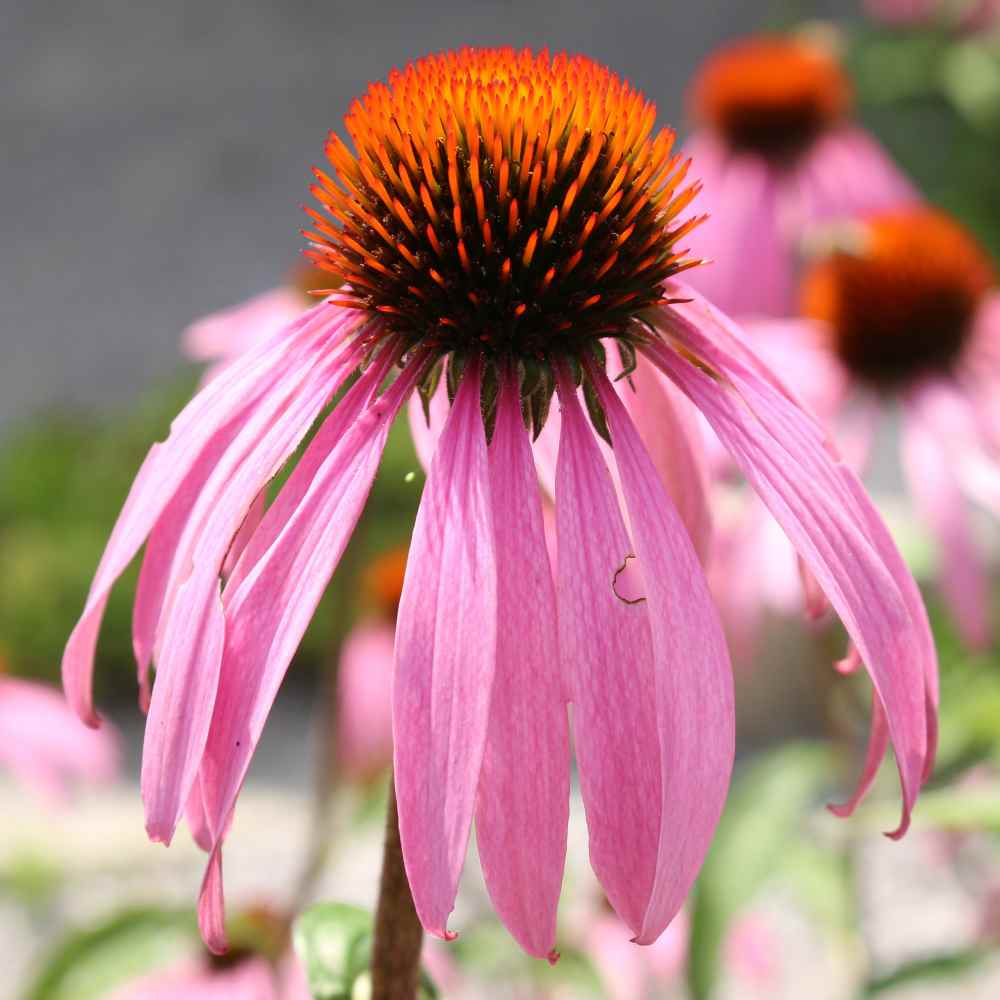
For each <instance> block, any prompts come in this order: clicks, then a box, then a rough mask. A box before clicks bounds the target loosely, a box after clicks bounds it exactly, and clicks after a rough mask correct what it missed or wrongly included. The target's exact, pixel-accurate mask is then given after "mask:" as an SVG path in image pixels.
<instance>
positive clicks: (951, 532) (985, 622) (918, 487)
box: [901, 404, 990, 649]
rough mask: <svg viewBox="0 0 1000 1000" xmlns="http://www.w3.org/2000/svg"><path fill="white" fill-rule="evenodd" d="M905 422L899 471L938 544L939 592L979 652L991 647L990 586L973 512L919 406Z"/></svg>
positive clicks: (950, 460) (947, 454)
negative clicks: (926, 424)
mask: <svg viewBox="0 0 1000 1000" xmlns="http://www.w3.org/2000/svg"><path fill="white" fill-rule="evenodd" d="M907 417H908V419H907V420H905V421H904V424H903V434H902V442H901V443H902V457H903V468H904V470H905V472H906V478H907V482H908V484H909V487H910V490H911V492H912V493H913V497H914V500H915V501H916V504H917V509H918V510H919V512H920V514H921V516H922V517H923V519H924V521H925V522H926V523H927V525H928V527H929V528H930V531H931V535H932V536H933V537H934V539H935V541H936V543H937V557H938V565H939V572H940V585H941V590H942V592H943V594H944V597H945V600H946V601H947V602H948V606H949V608H950V609H951V612H952V614H953V615H954V616H955V620H956V622H957V623H958V626H959V630H960V631H961V633H962V637H963V639H964V640H965V642H966V643H967V644H968V645H969V646H971V647H972V648H973V649H984V648H986V647H987V646H988V645H989V641H990V621H989V617H990V608H989V604H990V580H989V574H988V572H987V569H986V566H985V565H984V563H983V559H982V555H981V553H980V550H979V547H978V546H977V545H976V544H975V542H974V540H973V538H972V533H971V528H972V524H971V516H972V512H971V511H970V510H969V509H968V507H967V505H966V502H965V498H964V497H963V496H962V493H961V490H960V489H959V485H958V482H957V481H956V475H957V470H956V469H955V468H954V465H953V456H952V455H951V453H950V452H949V450H948V448H947V445H945V443H944V442H943V441H941V440H940V439H939V438H938V437H937V436H936V435H935V434H934V432H933V429H932V428H931V427H929V426H925V425H924V423H923V420H922V416H921V413H920V411H919V404H917V405H916V406H913V407H911V408H910V411H909V413H908V414H907Z"/></svg>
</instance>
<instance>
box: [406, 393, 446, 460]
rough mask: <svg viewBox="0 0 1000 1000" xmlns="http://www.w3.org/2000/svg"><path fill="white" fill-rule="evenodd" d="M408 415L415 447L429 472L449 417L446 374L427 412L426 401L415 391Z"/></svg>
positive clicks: (409, 404)
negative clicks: (425, 409)
mask: <svg viewBox="0 0 1000 1000" xmlns="http://www.w3.org/2000/svg"><path fill="white" fill-rule="evenodd" d="M407 417H408V418H409V421H410V436H411V437H412V438H413V448H414V450H415V451H416V453H417V459H418V461H419V462H420V465H421V466H422V468H423V470H424V472H427V471H428V470H429V469H430V467H431V461H432V460H433V458H434V451H435V449H436V448H437V443H438V438H440V437H441V431H442V430H443V429H444V422H445V420H447V419H448V385H447V382H446V381H445V376H444V374H442V375H441V379H440V381H439V382H438V386H437V389H436V390H435V391H434V395H433V396H431V398H430V402H429V403H428V405H427V412H426V413H425V412H424V402H423V400H422V399H421V398H420V395H419V394H418V393H414V394H413V395H412V396H411V397H410V402H409V403H408V404H407Z"/></svg>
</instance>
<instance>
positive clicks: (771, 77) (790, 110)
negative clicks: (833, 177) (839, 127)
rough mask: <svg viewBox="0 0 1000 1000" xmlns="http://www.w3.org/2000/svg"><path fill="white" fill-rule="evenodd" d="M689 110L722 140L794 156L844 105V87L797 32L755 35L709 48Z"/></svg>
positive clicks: (834, 68)
mask: <svg viewBox="0 0 1000 1000" xmlns="http://www.w3.org/2000/svg"><path fill="white" fill-rule="evenodd" d="M692 105H693V108H692V110H693V114H694V116H695V118H696V119H697V120H698V121H699V122H701V123H702V124H704V125H707V126H709V127H710V128H713V129H715V130H716V131H717V132H719V133H721V134H722V135H723V136H724V137H725V139H726V141H727V142H728V143H729V145H731V146H733V147H735V148H737V149H741V150H749V151H752V152H755V153H759V154H762V155H764V156H768V157H779V158H783V157H794V156H796V155H798V154H799V153H800V152H802V151H803V150H805V149H806V148H807V147H808V146H809V144H810V143H811V142H812V141H813V140H814V139H815V138H816V137H817V136H818V135H819V134H820V133H822V132H823V131H824V130H825V129H827V128H829V127H830V126H831V125H833V124H834V123H835V122H837V121H839V120H840V119H841V118H842V117H843V116H844V115H845V114H846V113H847V111H848V109H849V108H850V105H851V86H850V83H849V81H848V80H847V77H846V76H845V75H844V73H843V71H842V70H841V68H840V66H839V65H838V64H837V62H836V61H835V60H834V58H833V57H832V56H831V55H830V53H829V52H828V51H826V50H825V49H824V48H822V47H820V46H819V45H818V44H814V43H811V42H808V41H806V40H804V39H798V38H790V37H781V36H761V37H754V38H750V39H745V40H743V41H739V42H735V43H733V44H731V45H729V46H726V47H724V48H722V49H720V50H719V51H717V52H716V53H715V54H714V55H712V56H711V57H710V58H709V59H708V60H707V62H706V63H705V64H704V66H703V67H702V69H701V71H700V72H699V74H698V77H697V79H696V80H695V84H694V88H693V92H692Z"/></svg>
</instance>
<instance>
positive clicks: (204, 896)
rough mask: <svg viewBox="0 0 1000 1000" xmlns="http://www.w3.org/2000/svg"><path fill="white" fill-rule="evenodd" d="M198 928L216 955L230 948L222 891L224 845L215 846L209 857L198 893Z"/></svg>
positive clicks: (206, 944) (208, 946)
mask: <svg viewBox="0 0 1000 1000" xmlns="http://www.w3.org/2000/svg"><path fill="white" fill-rule="evenodd" d="M198 929H199V930H200V931H201V938H202V940H203V941H204V942H205V946H206V947H207V948H208V950H209V951H210V952H212V953H213V954H214V955H224V954H225V953H226V951H227V949H228V948H229V942H228V941H227V940H226V906H225V898H224V896H223V891H222V846H221V844H220V845H218V846H217V847H215V849H214V850H213V851H212V853H211V855H210V856H209V859H208V867H207V868H206V869H205V877H204V878H203V879H202V882H201V891H200V892H199V893H198Z"/></svg>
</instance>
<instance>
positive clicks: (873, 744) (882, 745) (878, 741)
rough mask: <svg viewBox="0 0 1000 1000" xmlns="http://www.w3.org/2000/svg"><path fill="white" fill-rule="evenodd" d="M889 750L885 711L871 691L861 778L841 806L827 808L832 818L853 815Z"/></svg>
mask: <svg viewBox="0 0 1000 1000" xmlns="http://www.w3.org/2000/svg"><path fill="white" fill-rule="evenodd" d="M888 749H889V727H888V726H887V725H886V719H885V710H884V709H883V708H882V700H881V699H880V698H879V696H878V692H877V691H872V717H871V732H870V733H869V735H868V749H867V750H866V751H865V762H864V764H863V766H862V768H861V778H860V780H859V781H858V784H857V787H856V788H855V790H854V794H853V795H852V796H851V797H850V798H849V799H848V800H847V801H846V802H845V803H843V804H842V805H830V806H827V808H828V809H829V810H830V812H832V813H833V814H834V816H840V817H846V816H850V815H852V814H853V812H854V810H855V809H857V807H858V805H859V804H860V803H861V801H862V799H864V797H865V796H866V795H867V794H868V791H869V789H870V788H871V787H872V785H873V784H874V783H875V775H877V774H878V769H879V767H880V766H881V764H882V761H883V760H884V759H885V752H886V750H888Z"/></svg>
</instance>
